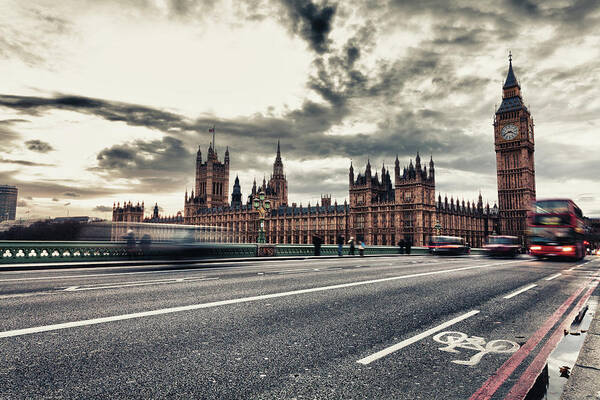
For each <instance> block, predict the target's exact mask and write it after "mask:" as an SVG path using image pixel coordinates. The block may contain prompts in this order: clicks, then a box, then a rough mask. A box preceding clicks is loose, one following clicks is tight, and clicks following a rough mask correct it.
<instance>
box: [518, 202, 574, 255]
mask: <svg viewBox="0 0 600 400" xmlns="http://www.w3.org/2000/svg"><path fill="white" fill-rule="evenodd" d="M584 228H585V223H584V220H583V213H582V212H581V209H580V208H579V207H577V205H576V204H575V203H574V202H573V201H572V200H569V199H549V200H538V201H536V202H534V203H533V206H532V209H531V212H530V213H529V215H528V238H529V254H531V255H533V256H535V257H538V258H546V257H567V258H572V259H576V260H580V259H582V258H583V257H585V246H584V245H583V239H584V233H585V229H584Z"/></svg>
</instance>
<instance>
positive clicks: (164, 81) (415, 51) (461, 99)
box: [0, 0, 600, 218]
mask: <svg viewBox="0 0 600 400" xmlns="http://www.w3.org/2000/svg"><path fill="white" fill-rule="evenodd" d="M598 26H600V6H599V2H598V1H597V0H590V1H586V0H581V1H578V0H543V1H542V0H540V1H521V0H514V1H495V2H487V1H479V0H468V1H467V0H465V1H450V0H422V1H412V2H411V1H388V2H385V1H375V0H360V1H340V2H334V1H328V2H327V1H326V2H322V1H316V2H312V1H311V0H270V1H263V0H247V1H244V0H231V1H219V0H204V1H191V0H178V1H176V0H170V1H168V0H130V1H124V0H119V1H117V0H113V1H110V0H106V1H100V0H87V1H85V0H78V1H75V0H73V1H64V0H49V1H19V0H14V1H13V0H2V1H0V141H1V142H0V143H1V144H2V146H0V184H13V185H16V186H18V187H19V208H18V210H17V215H18V217H37V216H60V215H65V214H66V213H67V212H68V213H69V214H70V215H91V216H99V217H103V218H110V212H109V211H110V210H112V204H113V201H121V202H123V201H124V200H131V201H134V202H136V201H142V200H143V201H145V203H146V205H147V206H148V205H150V204H152V205H153V204H154V203H155V202H158V203H159V205H160V206H161V207H162V209H163V210H164V213H166V214H174V213H176V212H177V211H178V210H182V209H183V197H184V192H185V190H186V188H188V189H190V190H191V188H192V187H193V183H194V162H195V153H196V151H197V149H198V146H199V145H200V146H201V148H202V151H203V154H204V156H205V157H206V151H207V148H208V145H209V142H210V140H211V138H210V134H209V133H208V128H209V127H210V126H212V125H213V124H214V125H215V126H216V130H217V134H216V147H217V151H218V154H219V157H220V158H221V159H222V157H223V154H224V152H225V146H227V145H228V146H229V149H230V154H231V176H230V183H231V184H233V180H234V179H235V175H236V174H238V175H239V177H240V182H241V185H242V193H243V194H244V196H246V195H247V194H248V193H249V191H250V189H251V186H252V180H253V178H254V177H256V179H257V181H259V182H262V178H263V176H264V175H266V176H267V179H268V176H269V174H270V173H271V171H272V163H273V160H274V157H275V150H276V143H277V139H280V140H281V149H282V156H283V161H284V168H285V173H286V174H287V177H288V181H289V200H290V202H297V203H300V202H302V203H303V204H306V203H308V202H309V201H311V202H312V203H313V204H314V202H316V201H317V200H318V199H319V198H320V194H321V193H329V194H331V195H332V198H334V199H337V200H338V201H339V202H343V201H344V199H346V198H347V197H348V175H347V174H348V167H349V164H350V160H352V162H353V164H354V167H355V169H359V170H361V171H363V170H364V165H365V163H366V160H367V158H370V160H371V164H372V165H373V166H374V168H375V169H376V170H381V166H382V165H383V163H384V162H385V165H386V166H389V167H393V160H394V158H395V156H396V154H398V156H399V158H400V160H401V164H402V165H405V164H406V165H407V164H408V163H409V161H410V159H411V158H413V159H414V157H415V154H416V152H417V151H419V152H420V154H421V157H423V158H426V159H427V160H428V159H429V156H430V155H433V159H434V161H435V162H436V187H437V190H438V191H439V192H440V193H441V195H442V197H443V196H444V195H445V194H448V197H449V198H450V196H454V198H457V197H459V198H461V199H462V198H464V199H465V201H466V200H472V199H475V198H476V197H477V194H478V193H479V191H481V192H482V194H483V196H484V198H485V199H486V200H489V202H490V203H491V204H493V203H494V202H495V201H496V199H497V191H496V167H495V154H494V147H493V126H492V118H493V114H494V110H495V107H496V106H497V105H499V103H500V101H501V88H502V82H503V80H504V79H505V77H506V72H507V68H508V52H509V50H510V51H512V54H513V66H514V70H515V74H516V76H517V78H518V79H519V80H520V82H521V86H522V89H523V93H524V99H525V103H526V104H528V105H529V107H530V110H531V111H532V115H533V118H534V122H535V127H536V152H535V161H536V163H535V164H536V180H537V195H538V198H543V197H569V198H573V199H574V200H575V201H576V202H577V203H578V204H579V205H580V207H581V208H582V209H583V210H584V213H585V214H586V215H589V216H600V189H599V188H598V184H599V183H600V178H599V175H600V168H599V167H600V162H599V160H600V141H599V140H598V134H599V132H598V124H599V122H600V96H598V87H600V54H599V53H600V45H599V44H600V31H599V30H598V29H597V27H598ZM230 193H231V189H230ZM147 208H148V212H150V208H151V207H147Z"/></svg>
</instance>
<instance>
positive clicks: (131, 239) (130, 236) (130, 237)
mask: <svg viewBox="0 0 600 400" xmlns="http://www.w3.org/2000/svg"><path fill="white" fill-rule="evenodd" d="M124 238H125V242H126V246H127V247H126V248H127V256H128V257H129V258H133V257H134V256H135V255H136V252H137V247H136V245H135V234H134V233H133V230H132V229H129V230H128V231H127V234H126V235H125V236H124Z"/></svg>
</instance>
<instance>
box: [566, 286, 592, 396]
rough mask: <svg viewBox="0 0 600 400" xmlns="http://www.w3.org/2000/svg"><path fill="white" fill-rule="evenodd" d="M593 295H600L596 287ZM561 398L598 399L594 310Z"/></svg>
mask: <svg viewBox="0 0 600 400" xmlns="http://www.w3.org/2000/svg"><path fill="white" fill-rule="evenodd" d="M595 296H597V297H598V296H600V289H599V288H596V293H595ZM585 334H586V335H587V337H586V338H585V341H584V342H583V347H582V348H581V351H580V352H579V357H578V358H577V361H576V362H575V366H574V367H573V370H572V372H571V376H570V377H569V380H568V382H567V384H566V385H565V388H564V391H563V394H562V396H561V400H600V313H599V312H598V310H596V312H595V315H594V318H593V320H592V322H591V324H590V328H589V329H588V331H587V332H586V333H585Z"/></svg>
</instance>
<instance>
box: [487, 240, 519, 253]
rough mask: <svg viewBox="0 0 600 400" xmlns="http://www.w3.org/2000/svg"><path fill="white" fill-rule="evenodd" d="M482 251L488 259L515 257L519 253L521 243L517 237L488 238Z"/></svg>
mask: <svg viewBox="0 0 600 400" xmlns="http://www.w3.org/2000/svg"><path fill="white" fill-rule="evenodd" d="M483 250H484V251H485V254H486V255H487V256H489V257H516V256H517V255H519V253H520V252H521V241H520V240H519V238H518V237H517V236H490V237H488V240H487V243H486V244H485V245H484V246H483Z"/></svg>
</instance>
